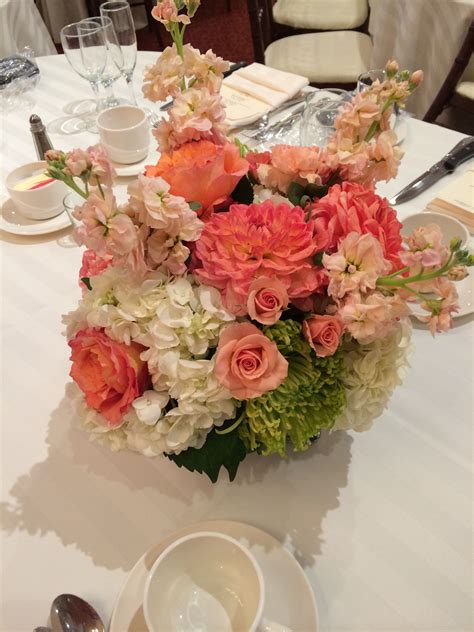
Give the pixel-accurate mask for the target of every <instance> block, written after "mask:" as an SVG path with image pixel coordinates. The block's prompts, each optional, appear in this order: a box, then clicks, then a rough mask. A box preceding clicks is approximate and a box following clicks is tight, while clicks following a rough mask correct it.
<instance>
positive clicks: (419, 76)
mask: <svg viewBox="0 0 474 632" xmlns="http://www.w3.org/2000/svg"><path fill="white" fill-rule="evenodd" d="M410 81H411V83H413V84H414V85H415V86H419V85H420V83H421V82H422V81H423V71H422V70H415V72H413V73H412V74H411V77H410Z"/></svg>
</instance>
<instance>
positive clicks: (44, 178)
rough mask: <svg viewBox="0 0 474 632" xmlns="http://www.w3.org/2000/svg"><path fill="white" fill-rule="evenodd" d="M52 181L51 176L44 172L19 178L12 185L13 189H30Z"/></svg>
mask: <svg viewBox="0 0 474 632" xmlns="http://www.w3.org/2000/svg"><path fill="white" fill-rule="evenodd" d="M50 182H53V178H51V177H50V176H48V174H46V173H37V174H36V175H34V176H30V177H29V178H25V179H24V180H20V181H19V182H17V183H16V184H15V186H14V190H15V191H31V189H38V188H39V187H43V186H45V185H46V184H49V183H50Z"/></svg>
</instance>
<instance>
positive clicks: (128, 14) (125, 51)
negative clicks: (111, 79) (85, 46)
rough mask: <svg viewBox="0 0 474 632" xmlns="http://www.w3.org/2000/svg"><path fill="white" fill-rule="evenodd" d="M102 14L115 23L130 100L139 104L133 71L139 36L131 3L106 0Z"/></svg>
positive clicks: (120, 0)
mask: <svg viewBox="0 0 474 632" xmlns="http://www.w3.org/2000/svg"><path fill="white" fill-rule="evenodd" d="M100 15H101V16H102V18H109V19H110V20H111V22H112V24H113V27H114V29H115V33H116V35H117V42H118V44H119V46H120V48H121V51H122V56H123V64H122V67H121V68H120V70H121V72H122V75H123V76H124V77H125V80H126V82H127V86H128V89H129V93H130V100H131V102H132V103H133V104H134V105H137V99H136V96H135V91H134V89H133V72H134V70H135V66H136V63H137V36H136V34H135V24H134V22H133V16H132V11H131V9H130V5H129V3H128V2H126V1H125V0H112V1H110V2H105V3H104V4H102V5H101V6H100Z"/></svg>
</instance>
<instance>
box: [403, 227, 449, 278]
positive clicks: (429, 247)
mask: <svg viewBox="0 0 474 632" xmlns="http://www.w3.org/2000/svg"><path fill="white" fill-rule="evenodd" d="M442 240H443V234H442V232H441V229H440V227H439V226H438V225H437V224H427V225H426V226H418V228H415V230H414V231H413V233H412V234H411V235H410V236H409V237H408V238H407V239H406V240H405V243H406V245H407V247H408V250H405V251H402V252H401V253H400V259H401V261H402V263H403V265H405V266H410V267H411V266H416V265H421V266H423V267H425V268H428V267H432V266H441V265H443V264H444V263H446V261H447V260H448V257H449V249H448V248H447V247H446V246H443V244H442Z"/></svg>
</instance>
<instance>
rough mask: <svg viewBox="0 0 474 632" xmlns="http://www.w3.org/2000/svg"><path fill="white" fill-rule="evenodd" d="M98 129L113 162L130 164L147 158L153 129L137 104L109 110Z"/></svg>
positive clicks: (105, 111)
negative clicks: (151, 129)
mask: <svg viewBox="0 0 474 632" xmlns="http://www.w3.org/2000/svg"><path fill="white" fill-rule="evenodd" d="M97 129H98V130H99V136H100V140H101V141H102V144H103V145H104V147H105V149H106V151H107V154H108V155H109V158H110V159H111V160H112V161H114V162H118V163H120V164H124V165H130V164H133V163H134V162H140V160H143V159H144V158H146V157H147V155H148V148H149V146H150V126H149V123H148V119H147V117H146V114H145V112H144V111H143V110H142V109H140V108H138V107H135V106H134V105H118V106H117V107H114V108H108V109H107V110H104V111H103V112H101V113H100V114H99V116H98V117H97Z"/></svg>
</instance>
